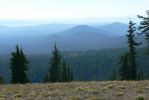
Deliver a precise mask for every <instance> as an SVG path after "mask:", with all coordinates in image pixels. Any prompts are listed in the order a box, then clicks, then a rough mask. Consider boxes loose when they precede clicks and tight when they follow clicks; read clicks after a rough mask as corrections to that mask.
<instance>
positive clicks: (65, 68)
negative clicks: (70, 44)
mask: <svg viewBox="0 0 149 100" xmlns="http://www.w3.org/2000/svg"><path fill="white" fill-rule="evenodd" d="M67 71H68V68H67V66H66V63H65V62H64V61H63V82H67V81H68V72H67Z"/></svg>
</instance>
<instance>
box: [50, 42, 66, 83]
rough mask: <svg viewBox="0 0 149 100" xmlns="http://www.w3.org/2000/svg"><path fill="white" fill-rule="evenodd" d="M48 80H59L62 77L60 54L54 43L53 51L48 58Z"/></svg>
mask: <svg viewBox="0 0 149 100" xmlns="http://www.w3.org/2000/svg"><path fill="white" fill-rule="evenodd" d="M50 65H51V67H50V81H51V82H61V81H62V80H63V77H62V65H61V54H60V51H59V50H58V49H57V47H56V44H55V46H54V51H53V52H52V57H51V60H50Z"/></svg>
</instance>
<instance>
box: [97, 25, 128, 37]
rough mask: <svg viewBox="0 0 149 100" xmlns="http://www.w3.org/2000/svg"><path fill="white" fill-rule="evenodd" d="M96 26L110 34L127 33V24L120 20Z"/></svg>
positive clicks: (119, 34) (121, 34) (120, 34)
mask: <svg viewBox="0 0 149 100" xmlns="http://www.w3.org/2000/svg"><path fill="white" fill-rule="evenodd" d="M97 28H98V29H101V30H104V31H107V32H110V33H111V36H124V35H125V34H126V33H127V30H128V25H127V24H123V23H120V22H114V23H111V24H107V25H104V26H100V27H97Z"/></svg>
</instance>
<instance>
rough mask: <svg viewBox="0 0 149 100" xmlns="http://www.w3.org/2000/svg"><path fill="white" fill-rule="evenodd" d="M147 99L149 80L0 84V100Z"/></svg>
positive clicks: (148, 97) (148, 95)
mask: <svg viewBox="0 0 149 100" xmlns="http://www.w3.org/2000/svg"><path fill="white" fill-rule="evenodd" d="M139 96H143V97H144V98H145V100H149V81H136V82H135V81H130V82H127V81H122V82H120V81H107V82H72V83H49V84H48V83H47V84H25V85H21V84H17V85H0V100H136V98H138V97H139Z"/></svg>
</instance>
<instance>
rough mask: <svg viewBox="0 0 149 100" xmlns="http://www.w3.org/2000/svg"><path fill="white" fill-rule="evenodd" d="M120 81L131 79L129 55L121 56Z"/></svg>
mask: <svg viewBox="0 0 149 100" xmlns="http://www.w3.org/2000/svg"><path fill="white" fill-rule="evenodd" d="M119 63H120V64H121V67H120V80H129V79H130V66H129V54H128V53H125V54H124V55H123V56H121V59H120V62H119Z"/></svg>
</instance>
